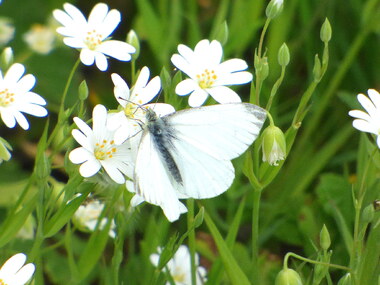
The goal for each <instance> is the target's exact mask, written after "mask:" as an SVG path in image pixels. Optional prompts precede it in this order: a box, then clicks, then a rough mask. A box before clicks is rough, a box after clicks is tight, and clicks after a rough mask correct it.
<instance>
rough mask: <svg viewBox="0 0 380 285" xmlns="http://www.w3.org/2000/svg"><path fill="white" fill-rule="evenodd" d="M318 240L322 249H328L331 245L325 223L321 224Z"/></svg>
mask: <svg viewBox="0 0 380 285" xmlns="http://www.w3.org/2000/svg"><path fill="white" fill-rule="evenodd" d="M319 240H320V244H321V248H322V249H323V250H328V249H329V247H330V245H331V239H330V234H329V231H328V230H327V228H326V225H323V227H322V230H321V233H320V234H319Z"/></svg>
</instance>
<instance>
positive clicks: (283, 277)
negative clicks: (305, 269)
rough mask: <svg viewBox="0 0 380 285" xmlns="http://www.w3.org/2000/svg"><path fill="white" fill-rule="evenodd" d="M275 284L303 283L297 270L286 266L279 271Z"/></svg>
mask: <svg viewBox="0 0 380 285" xmlns="http://www.w3.org/2000/svg"><path fill="white" fill-rule="evenodd" d="M275 285H302V280H301V277H300V276H299V274H298V273H297V272H296V271H294V270H293V269H289V268H286V269H282V270H281V271H280V272H279V273H278V275H277V277H276V281H275Z"/></svg>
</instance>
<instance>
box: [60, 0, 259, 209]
mask: <svg viewBox="0 0 380 285" xmlns="http://www.w3.org/2000/svg"><path fill="white" fill-rule="evenodd" d="M63 7H64V11H62V10H55V11H54V12H53V15H54V17H55V19H56V20H57V21H58V22H60V23H61V24H62V25H63V26H61V27H58V28H57V32H58V33H59V34H61V35H63V36H64V39H63V41H64V43H65V44H66V45H68V46H70V47H73V48H76V49H80V59H81V61H82V63H83V64H85V65H92V64H94V63H95V64H96V66H97V67H98V68H99V69H100V70H102V71H104V70H106V69H107V68H108V64H107V59H106V56H111V57H114V58H116V59H118V60H122V61H128V60H131V54H133V53H134V52H135V51H136V50H135V48H134V47H133V46H131V45H129V44H127V43H125V42H121V41H116V40H110V39H109V36H110V35H111V33H112V32H113V31H114V29H115V28H116V27H117V25H118V24H119V22H120V13H119V12H118V11H116V10H109V8H108V6H107V5H106V4H103V3H99V4H97V5H95V6H94V8H93V9H92V11H91V12H90V15H89V17H88V20H86V17H85V16H84V15H83V14H82V12H81V11H79V10H78V9H77V8H76V7H74V6H73V5H71V4H68V3H66V4H64V5H63ZM178 52H179V54H174V55H173V56H172V62H173V64H174V65H175V66H176V67H177V68H178V69H180V70H181V71H183V72H184V73H185V74H187V75H188V76H189V78H188V79H185V80H184V81H182V82H180V83H179V84H178V85H177V87H176V93H177V94H178V95H180V96H183V95H187V94H190V97H189V105H190V106H192V107H195V106H201V105H202V104H203V103H204V102H205V101H206V99H207V97H208V95H210V96H212V97H213V98H214V99H215V100H216V101H217V102H219V103H231V102H241V99H240V97H239V96H238V94H237V93H236V92H235V91H233V90H232V89H230V88H229V87H227V86H229V85H236V84H243V83H248V82H250V81H251V80H252V74H251V73H250V72H248V71H245V70H246V69H247V68H248V65H247V63H246V62H245V61H244V60H241V59H230V60H227V61H224V62H222V57H223V49H222V45H221V44H220V43H219V42H218V41H216V40H214V41H211V42H210V41H208V40H202V41H200V42H199V43H198V44H197V45H196V46H195V49H194V51H193V50H191V49H190V48H189V47H187V46H185V45H179V46H178ZM111 78H112V81H113V83H114V95H115V98H116V100H117V102H118V103H119V104H120V106H119V111H109V112H107V110H106V108H105V107H104V106H102V105H98V106H96V107H95V108H94V111H93V116H92V122H93V127H92V129H91V128H90V127H89V126H88V125H87V124H86V123H85V122H84V121H82V120H81V119H80V118H74V122H75V124H76V125H77V127H78V129H75V130H73V132H72V134H73V137H74V138H75V140H76V141H77V142H78V143H79V144H80V145H81V146H80V147H78V148H76V149H74V150H73V151H71V153H70V155H69V158H70V160H71V161H72V162H73V163H75V164H81V166H80V168H79V172H80V174H81V175H82V176H83V177H91V176H93V175H95V174H96V173H98V172H99V171H100V170H101V169H102V168H103V169H104V170H105V172H106V173H107V174H108V175H109V177H110V178H111V179H112V180H113V181H115V182H116V183H119V184H121V183H124V182H125V180H127V181H126V184H127V189H129V190H130V191H131V192H134V191H135V186H134V185H133V181H131V180H133V176H134V173H133V172H134V164H135V160H136V155H137V150H138V146H139V142H140V139H141V135H142V132H141V130H142V125H143V124H145V123H146V112H147V109H148V108H150V109H154V112H155V113H156V114H157V115H158V116H164V115H167V114H170V113H172V112H175V109H174V107H173V106H171V105H169V104H163V103H153V104H152V103H150V104H149V102H151V101H152V99H153V98H155V97H156V96H157V94H158V93H159V92H160V90H161V80H160V78H159V77H158V76H156V77H154V78H152V79H151V80H149V78H150V71H149V68H148V67H143V68H142V69H141V71H140V74H139V76H138V78H137V80H136V82H135V84H134V86H133V87H132V88H131V89H130V88H129V86H128V84H127V83H126V82H125V81H124V80H123V79H122V77H121V76H120V75H118V74H116V73H114V74H112V75H111ZM126 178H127V179H126ZM179 196H180V195H179ZM143 201H144V200H143V199H142V197H140V196H138V195H137V194H136V195H135V197H134V198H133V200H132V205H138V204H139V203H141V202H143ZM181 205H182V207H181V209H182V210H181V212H186V207H185V206H184V205H183V204H181Z"/></svg>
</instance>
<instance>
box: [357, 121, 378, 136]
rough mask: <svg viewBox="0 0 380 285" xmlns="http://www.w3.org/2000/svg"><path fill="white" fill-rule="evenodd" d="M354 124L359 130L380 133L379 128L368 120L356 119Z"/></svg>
mask: <svg viewBox="0 0 380 285" xmlns="http://www.w3.org/2000/svg"><path fill="white" fill-rule="evenodd" d="M352 126H353V127H354V128H355V129H358V130H359V131H362V132H366V133H372V134H375V135H378V132H377V131H378V130H377V129H375V128H374V126H373V125H372V124H370V123H368V122H367V121H364V120H360V119H356V120H354V121H353V122H352Z"/></svg>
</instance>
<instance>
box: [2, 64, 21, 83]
mask: <svg viewBox="0 0 380 285" xmlns="http://www.w3.org/2000/svg"><path fill="white" fill-rule="evenodd" d="M24 72H25V67H24V66H23V65H22V64H20V63H15V64H12V66H11V67H10V68H9V69H8V71H7V73H6V74H5V76H4V81H6V82H7V83H8V84H10V85H14V84H16V83H17V82H18V81H19V80H20V78H21V77H22V75H23V74H24Z"/></svg>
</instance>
